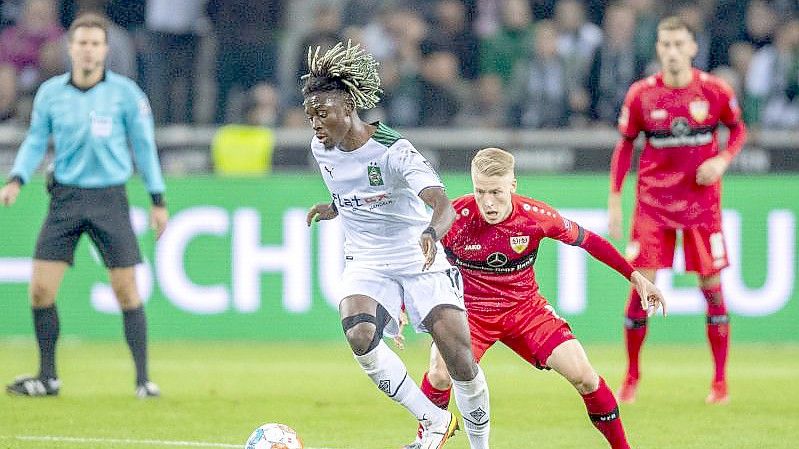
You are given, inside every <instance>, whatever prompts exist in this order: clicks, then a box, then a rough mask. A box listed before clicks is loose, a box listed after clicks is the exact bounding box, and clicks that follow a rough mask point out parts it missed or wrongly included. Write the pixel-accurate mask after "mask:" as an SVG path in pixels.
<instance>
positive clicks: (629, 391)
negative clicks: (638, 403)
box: [617, 374, 638, 404]
mask: <svg viewBox="0 0 799 449" xmlns="http://www.w3.org/2000/svg"><path fill="white" fill-rule="evenodd" d="M637 390H638V379H636V378H635V377H630V375H629V374H628V375H626V376H624V382H622V384H621V388H619V392H618V394H617V396H618V397H619V398H618V399H619V402H623V403H625V404H632V403H633V402H635V392H636V391H637Z"/></svg>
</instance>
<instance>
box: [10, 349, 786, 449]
mask: <svg viewBox="0 0 799 449" xmlns="http://www.w3.org/2000/svg"><path fill="white" fill-rule="evenodd" d="M427 349H428V346H427V344H426V343H425V341H424V340H417V341H415V342H413V343H411V344H410V345H409V347H408V348H407V349H406V350H404V351H401V356H402V357H403V359H404V360H405V361H406V364H407V365H408V367H409V369H410V371H411V373H412V375H413V377H414V379H416V380H417V381H418V379H420V378H421V373H422V372H423V370H424V367H425V366H426V360H427ZM587 351H588V355H589V357H590V359H591V360H592V362H593V363H594V366H595V367H596V368H597V370H598V371H599V372H600V374H602V375H603V376H604V377H605V378H606V379H607V381H608V383H609V384H610V385H611V386H612V387H613V388H616V387H617V386H618V384H619V381H620V379H621V376H622V373H623V366H624V355H623V349H622V347H621V345H589V346H588V347H587ZM58 356H59V363H60V366H59V370H60V376H61V380H62V382H63V386H62V390H61V396H60V397H58V398H45V399H30V398H15V397H9V396H6V395H2V396H0V448H3V449H6V448H14V449H34V448H36V449H39V448H48V449H49V448H68V449H82V448H115V449H123V448H141V449H147V448H159V447H162V448H170V447H198V448H202V447H207V448H214V447H218V448H224V447H230V448H235V447H243V443H244V441H245V440H246V438H247V436H248V435H249V433H250V432H251V431H252V430H253V429H254V428H255V427H257V426H258V425H260V424H262V423H265V422H272V421H276V422H282V423H285V424H288V425H290V426H292V427H294V428H295V429H296V430H297V431H298V433H299V434H300V435H301V437H302V438H303V439H304V440H305V445H306V448H312V449H321V448H328V449H396V448H398V447H400V446H401V445H402V444H404V443H406V442H408V441H410V439H411V438H412V436H413V433H414V430H415V427H416V424H415V422H414V421H413V419H412V418H411V417H410V416H409V415H408V414H407V413H406V412H405V411H404V410H403V409H402V408H401V407H399V406H398V405H396V404H394V403H393V402H392V401H390V400H389V399H387V398H386V397H384V396H383V395H382V393H380V392H379V391H378V390H377V389H376V388H375V387H374V386H373V385H372V383H371V382H370V381H369V380H368V378H367V377H366V376H365V375H364V374H363V373H362V372H361V370H360V369H359V368H358V366H357V364H356V362H355V361H354V360H353V358H352V356H351V354H350V353H349V351H348V349H347V347H346V343H345V342H344V341H343V339H342V340H341V341H339V342H330V343H281V344H277V343H252V342H225V343H219V342H216V343H205V342H158V343H154V344H152V345H151V371H152V377H153V380H155V381H156V382H158V383H159V385H160V386H161V389H162V391H163V397H162V398H160V399H157V400H149V401H140V400H137V399H135V398H134V396H133V385H132V384H133V367H132V362H131V361H130V358H129V356H128V352H127V347H126V346H125V345H124V343H123V342H122V341H121V339H120V341H119V342H104V343H96V342H78V341H74V340H72V341H70V340H68V339H67V340H65V341H62V342H61V343H60V347H59V355H58ZM36 363H37V356H36V352H35V346H34V343H33V341H32V340H23V341H9V340H5V341H3V340H0V380H2V381H3V383H5V382H7V381H9V380H10V379H11V378H13V377H14V376H15V375H18V374H21V373H25V372H28V373H30V372H32V371H33V369H34V367H35V366H36ZM483 367H484V369H485V371H486V375H487V377H488V381H489V384H490V388H491V406H492V437H491V438H492V448H493V449H511V448H512V449H519V448H541V449H556V448H564V449H565V448H605V447H607V446H606V444H605V442H604V440H603V439H602V437H601V435H600V434H599V432H597V431H596V430H595V429H594V428H593V427H592V426H591V425H590V423H589V421H588V419H587V417H586V415H585V410H584V408H583V404H582V401H581V400H580V399H579V397H578V395H577V394H576V392H575V391H574V390H573V389H572V387H571V386H569V385H568V384H567V382H566V381H565V380H563V379H561V378H560V377H559V376H558V375H557V374H555V373H552V372H539V371H538V370H535V369H533V368H532V367H530V366H529V365H527V364H525V363H524V362H522V360H521V359H519V358H518V357H517V356H516V355H515V354H513V353H512V352H510V351H509V350H507V349H506V348H504V347H501V346H497V347H495V348H493V349H492V350H490V351H489V352H488V354H487V355H486V357H485V358H484V360H483ZM729 371H730V373H729V382H730V389H731V394H732V402H731V403H730V404H729V405H727V406H708V405H705V404H704V397H705V395H706V394H707V390H708V387H709V383H710V372H711V369H710V356H709V351H708V350H707V348H706V347H705V346H702V345H694V346H673V345H655V344H653V345H649V346H647V347H645V349H644V355H643V376H644V379H643V380H642V384H641V387H640V389H639V398H638V402H637V403H636V404H632V405H622V407H621V414H622V418H623V420H624V424H625V427H626V429H627V434H628V436H629V439H630V442H631V443H632V445H633V447H635V448H650V449H656V448H657V449H661V448H680V449H708V448H711V449H727V448H740V449H753V448H754V449H759V448H786V449H787V448H796V447H799V442H797V440H796V438H797V435H798V434H797V433H796V432H797V429H798V428H799V394H797V392H799V387H797V381H796V380H797V376H799V345H796V344H792V345H777V346H774V345H751V344H750V345H735V344H733V345H732V353H731V360H730V367H729ZM446 447H447V448H448V449H458V448H460V449H463V448H468V447H469V445H468V442H467V439H466V437H465V435H464V434H463V433H462V432H460V433H458V434H457V435H456V436H455V437H454V439H452V440H451V441H450V442H449V443H448V444H447V446H446Z"/></svg>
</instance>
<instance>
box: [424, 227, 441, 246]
mask: <svg viewBox="0 0 799 449" xmlns="http://www.w3.org/2000/svg"><path fill="white" fill-rule="evenodd" d="M422 234H430V237H432V238H433V241H434V242H437V241H438V234H437V233H436V228H434V227H432V226H428V227H427V229H425V230H424V231H422Z"/></svg>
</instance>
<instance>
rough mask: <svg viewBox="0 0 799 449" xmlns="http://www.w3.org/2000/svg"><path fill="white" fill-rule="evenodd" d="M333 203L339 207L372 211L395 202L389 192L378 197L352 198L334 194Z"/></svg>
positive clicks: (354, 196)
mask: <svg viewBox="0 0 799 449" xmlns="http://www.w3.org/2000/svg"><path fill="white" fill-rule="evenodd" d="M333 202H334V203H335V204H336V206H337V207H352V208H353V209H358V208H364V207H365V208H367V209H368V210H372V209H374V208H376V207H380V206H386V205H389V204H391V203H393V202H394V200H393V199H391V194H390V193H388V192H384V193H378V194H377V195H372V196H365V197H361V196H358V195H353V196H351V197H343V196H341V195H339V194H338V193H334V194H333Z"/></svg>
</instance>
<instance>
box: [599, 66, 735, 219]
mask: <svg viewBox="0 0 799 449" xmlns="http://www.w3.org/2000/svg"><path fill="white" fill-rule="evenodd" d="M720 123H723V124H724V125H726V126H727V127H728V128H730V130H731V133H730V140H729V141H728V145H727V153H726V155H727V156H728V157H729V158H731V157H733V156H734V155H735V154H736V153H737V152H738V151H740V148H741V146H743V141H744V138H745V135H746V131H745V126H744V125H743V122H742V121H741V110H740V108H739V107H738V103H737V100H736V99H735V94H734V93H733V91H732V89H731V88H730V87H729V86H728V85H727V84H726V83H725V82H724V81H722V80H721V79H719V78H717V77H715V76H712V75H709V74H707V73H705V72H702V71H700V70H697V69H693V79H692V81H691V82H690V84H688V85H687V86H685V87H679V88H675V87H669V86H666V85H665V84H664V82H663V74H662V73H658V74H656V75H653V76H650V77H648V78H645V79H643V80H641V81H638V82H636V83H634V84H633V85H632V86H631V87H630V90H629V91H628V92H627V97H626V99H625V100H624V106H623V107H622V111H621V115H620V117H619V131H620V132H621V134H622V136H623V137H624V139H623V141H622V142H620V145H619V146H617V148H616V152H615V153H614V157H613V162H612V164H611V190H612V191H614V192H619V191H620V190H621V186H622V184H623V182H624V176H625V175H626V173H627V171H628V170H629V167H630V160H631V157H632V156H631V153H632V140H634V139H635V138H636V137H637V136H638V134H639V133H641V132H643V133H644V134H645V135H646V144H645V145H644V149H643V152H642V154H641V158H640V161H639V168H638V190H637V206H636V218H639V217H643V218H645V219H647V220H651V221H653V222H654V223H656V224H658V225H662V226H665V227H669V228H675V229H677V228H687V227H703V226H707V225H708V224H711V223H720V220H721V204H720V198H721V184H720V182H717V183H715V184H713V185H709V186H702V185H699V184H697V183H696V171H697V168H698V167H699V165H700V164H702V162H704V161H706V160H707V159H709V158H711V157H714V156H716V155H718V154H719V145H718V136H717V128H718V126H719V124H720ZM625 140H626V146H625V142H624V141H625ZM628 153H629V154H628Z"/></svg>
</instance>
